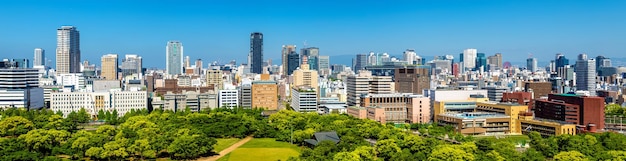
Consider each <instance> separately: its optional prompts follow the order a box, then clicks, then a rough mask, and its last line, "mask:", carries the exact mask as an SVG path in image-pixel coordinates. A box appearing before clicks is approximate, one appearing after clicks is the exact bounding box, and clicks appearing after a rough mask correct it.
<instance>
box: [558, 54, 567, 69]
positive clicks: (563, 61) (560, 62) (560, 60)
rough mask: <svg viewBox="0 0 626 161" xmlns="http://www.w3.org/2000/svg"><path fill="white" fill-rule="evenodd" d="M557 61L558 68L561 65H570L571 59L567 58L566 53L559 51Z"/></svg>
mask: <svg viewBox="0 0 626 161" xmlns="http://www.w3.org/2000/svg"><path fill="white" fill-rule="evenodd" d="M555 63H556V68H557V69H558V68H559V67H565V66H566V65H569V59H567V58H565V55H563V54H560V53H559V54H556V59H555Z"/></svg>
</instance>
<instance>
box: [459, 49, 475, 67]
mask: <svg viewBox="0 0 626 161" xmlns="http://www.w3.org/2000/svg"><path fill="white" fill-rule="evenodd" d="M477 53H478V51H477V50H476V49H465V50H463V57H462V58H463V67H465V68H467V69H474V68H476V54H477Z"/></svg>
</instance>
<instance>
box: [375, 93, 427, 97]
mask: <svg viewBox="0 0 626 161" xmlns="http://www.w3.org/2000/svg"><path fill="white" fill-rule="evenodd" d="M365 97H374V98H379V97H410V98H424V95H417V94H413V93H390V94H367V95H365Z"/></svg>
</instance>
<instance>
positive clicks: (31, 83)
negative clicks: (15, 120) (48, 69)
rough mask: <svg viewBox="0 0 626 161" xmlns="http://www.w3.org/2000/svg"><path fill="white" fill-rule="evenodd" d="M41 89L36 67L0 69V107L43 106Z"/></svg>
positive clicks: (32, 107) (33, 107)
mask: <svg viewBox="0 0 626 161" xmlns="http://www.w3.org/2000/svg"><path fill="white" fill-rule="evenodd" d="M43 105H44V100H43V89H42V88H39V76H38V70H37V69H28V68H2V69H0V108H9V107H20V108H31V109H38V108H41V107H43Z"/></svg>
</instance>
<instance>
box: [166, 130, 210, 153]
mask: <svg viewBox="0 0 626 161" xmlns="http://www.w3.org/2000/svg"><path fill="white" fill-rule="evenodd" d="M216 142H217V141H215V139H213V138H208V137H205V136H204V135H203V134H202V133H198V132H194V131H191V130H189V129H181V130H179V131H178V137H177V138H176V139H174V141H173V142H172V143H171V144H170V146H168V148H167V151H168V152H169V153H170V154H173V158H177V159H192V158H197V157H199V156H200V155H203V154H207V153H209V152H211V151H212V150H213V145H214V144H215V143H216Z"/></svg>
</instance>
